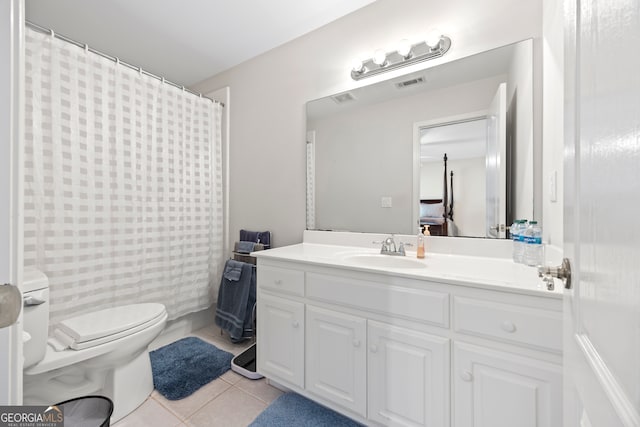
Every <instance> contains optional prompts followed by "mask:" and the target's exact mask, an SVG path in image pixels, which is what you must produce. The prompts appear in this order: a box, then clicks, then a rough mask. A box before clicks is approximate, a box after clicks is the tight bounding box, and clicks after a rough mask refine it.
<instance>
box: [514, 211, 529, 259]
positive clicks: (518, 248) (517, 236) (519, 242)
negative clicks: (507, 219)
mask: <svg viewBox="0 0 640 427" xmlns="http://www.w3.org/2000/svg"><path fill="white" fill-rule="evenodd" d="M512 227H513V229H512V230H511V238H512V239H513V262H517V263H520V264H521V263H523V262H524V261H523V258H524V231H525V230H526V229H527V220H526V219H518V220H516V221H515V222H514V223H513V226H512Z"/></svg>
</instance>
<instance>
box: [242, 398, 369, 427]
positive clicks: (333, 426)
mask: <svg viewBox="0 0 640 427" xmlns="http://www.w3.org/2000/svg"><path fill="white" fill-rule="evenodd" d="M282 426H304V427H356V426H362V424H359V423H357V422H355V421H353V420H352V419H349V418H347V417H345V416H344V415H341V414H338V413H337V412H334V411H332V410H331V409H328V408H325V407H324V406H322V405H319V404H317V403H315V402H313V401H311V400H309V399H307V398H304V397H302V396H300V395H299V394H296V393H285V394H283V395H282V396H280V397H279V398H277V399H276V400H274V401H273V403H272V404H271V405H269V406H268V407H267V409H265V410H264V411H262V413H260V415H258V416H257V417H256V419H255V420H254V421H253V423H251V424H250V425H249V427H282Z"/></svg>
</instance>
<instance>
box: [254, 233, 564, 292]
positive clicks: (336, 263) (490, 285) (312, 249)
mask: <svg viewBox="0 0 640 427" xmlns="http://www.w3.org/2000/svg"><path fill="white" fill-rule="evenodd" d="M368 241H370V240H368ZM403 241H404V240H403ZM427 247H428V243H427ZM379 252H380V250H379V248H371V247H363V246H349V245H336V244H323V243H309V242H305V243H300V244H297V245H291V246H284V247H281V248H276V249H269V250H265V251H257V252H253V253H252V254H251V255H253V256H255V257H257V258H258V259H260V260H273V261H283V262H297V263H303V264H309V265H317V266H322V267H333V268H339V269H349V270H355V271H362V272H370V273H371V272H375V273H376V274H385V275H390V276H397V277H404V278H409V279H418V280H434V281H438V282H442V283H448V284H454V285H461V286H471V287H475V288H484V289H495V290H501V291H505V290H506V289H505V288H508V290H510V291H511V292H514V293H522V294H528V295H535V296H540V297H549V298H561V297H562V282H561V281H560V280H558V279H555V290H553V291H548V290H547V289H546V286H545V284H544V282H543V281H542V279H540V278H539V277H538V273H537V270H536V269H535V268H534V267H529V266H526V265H522V264H517V263H514V262H513V260H511V259H510V258H504V257H499V256H495V253H491V251H488V252H487V253H488V254H489V255H490V256H475V255H457V254H451V253H435V252H428V253H427V254H426V257H425V258H424V259H418V258H416V252H415V251H407V255H406V258H407V260H408V259H412V260H415V261H416V265H415V266H412V267H403V268H394V267H380V266H376V265H375V262H374V263H373V265H369V264H367V265H362V264H361V263H359V262H357V261H355V258H354V256H355V255H368V256H374V257H375V255H376V254H379ZM379 256H380V257H392V256H390V255H379ZM393 258H395V256H394V257H393ZM383 261H384V260H383Z"/></svg>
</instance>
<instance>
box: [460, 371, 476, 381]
mask: <svg viewBox="0 0 640 427" xmlns="http://www.w3.org/2000/svg"><path fill="white" fill-rule="evenodd" d="M460 378H461V379H462V381H466V382H469V381H472V380H473V374H472V373H471V372H469V371H462V372H460Z"/></svg>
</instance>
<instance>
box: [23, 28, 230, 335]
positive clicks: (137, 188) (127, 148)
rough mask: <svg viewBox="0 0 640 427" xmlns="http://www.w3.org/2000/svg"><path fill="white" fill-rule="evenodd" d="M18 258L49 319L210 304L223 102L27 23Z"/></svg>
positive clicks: (174, 311)
mask: <svg viewBox="0 0 640 427" xmlns="http://www.w3.org/2000/svg"><path fill="white" fill-rule="evenodd" d="M25 45H26V54H25V60H26V63H25V76H26V82H25V88H26V96H25V119H26V123H25V195H24V202H25V209H24V252H25V267H30V266H32V267H35V268H37V269H39V270H41V271H43V272H44V273H45V274H46V275H47V276H48V278H49V281H50V302H51V315H50V320H51V325H54V324H55V323H57V322H59V321H61V320H63V319H65V318H68V317H70V316H74V315H77V314H81V313H84V312H88V311H95V310H97V309H101V308H106V307H111V306H116V305H124V304H131V303H136V302H160V303H163V304H164V305H165V306H166V308H167V311H168V313H169V318H170V319H173V318H176V317H179V316H181V315H184V314H187V313H190V312H194V311H198V310H201V309H204V308H207V307H209V306H210V305H211V303H212V300H213V299H215V295H217V284H218V282H219V280H220V275H221V269H222V265H223V247H222V245H223V236H222V233H223V217H222V215H223V209H222V174H221V168H222V165H221V130H220V127H221V114H222V110H221V109H222V107H221V106H220V105H219V104H216V103H213V102H212V101H211V100H209V99H205V98H201V97H198V96H196V95H193V94H190V93H188V92H186V91H184V90H182V89H178V88H176V87H174V86H172V85H169V84H166V83H164V82H163V81H160V80H158V79H155V78H153V77H150V76H147V75H145V74H143V73H141V72H138V71H136V70H132V69H130V68H129V67H126V66H124V65H122V64H118V63H117V62H114V61H111V60H109V59H106V58H104V57H102V56H100V55H97V54H94V53H92V52H89V51H88V50H87V49H82V48H80V47H78V46H76V45H73V44H71V43H68V42H65V41H62V40H59V39H57V38H54V37H52V36H51V35H49V34H41V33H39V32H36V31H34V30H31V29H29V28H27V29H26V42H25Z"/></svg>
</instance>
